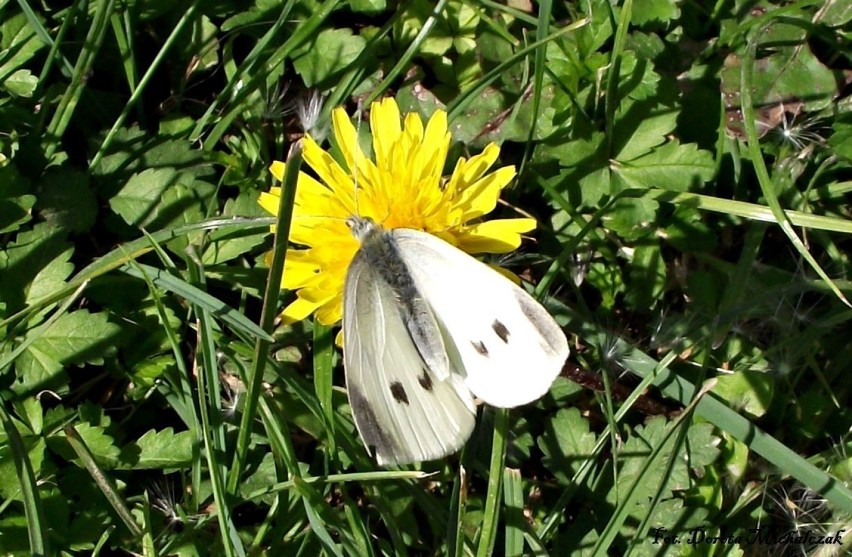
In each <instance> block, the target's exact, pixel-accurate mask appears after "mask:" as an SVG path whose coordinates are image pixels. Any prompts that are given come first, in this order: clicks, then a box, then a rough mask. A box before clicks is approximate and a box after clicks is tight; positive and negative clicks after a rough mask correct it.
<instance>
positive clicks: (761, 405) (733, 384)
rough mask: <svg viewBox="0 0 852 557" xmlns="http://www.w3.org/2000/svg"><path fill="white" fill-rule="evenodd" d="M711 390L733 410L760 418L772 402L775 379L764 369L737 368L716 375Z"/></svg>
mask: <svg viewBox="0 0 852 557" xmlns="http://www.w3.org/2000/svg"><path fill="white" fill-rule="evenodd" d="M713 392H714V393H715V394H717V395H719V396H720V397H722V399H723V400H724V401H725V402H726V403H727V404H728V406H730V407H731V408H733V409H734V410H737V411H742V412H746V413H748V414H750V415H751V416H754V417H756V418H760V417H761V416H763V415H764V414H766V412H767V411H768V410H769V407H770V405H771V404H772V399H773V395H774V394H775V380H774V379H773V377H772V375H770V374H769V373H767V372H765V371H752V370H739V371H735V372H734V373H729V374H724V375H720V376H719V377H717V383H716V386H715V387H714V388H713Z"/></svg>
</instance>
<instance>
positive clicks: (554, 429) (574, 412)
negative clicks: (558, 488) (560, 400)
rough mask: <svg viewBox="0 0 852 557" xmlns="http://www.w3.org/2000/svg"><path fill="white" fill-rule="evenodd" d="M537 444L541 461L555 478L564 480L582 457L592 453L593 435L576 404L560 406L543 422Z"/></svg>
mask: <svg viewBox="0 0 852 557" xmlns="http://www.w3.org/2000/svg"><path fill="white" fill-rule="evenodd" d="M538 446H539V448H540V449H541V451H542V452H543V453H544V458H542V461H541V462H542V464H544V466H545V467H546V468H547V469H548V470H550V471H551V472H553V475H554V476H555V477H556V479H558V480H559V481H561V482H562V483H565V484H567V483H569V482H570V480H571V476H573V475H574V473H575V472H576V471H577V468H578V467H579V466H580V464H581V463H582V460H583V457H585V456H587V455H591V454H592V453H593V451H594V448H595V436H594V434H593V433H591V432H590V431H589V422H588V421H587V420H586V419H585V418H583V416H582V415H580V411H579V410H578V409H577V408H562V409H561V410H559V412H557V413H556V416H554V417H553V419H552V420H550V421H549V422H548V423H547V426H546V427H545V430H544V434H543V435H542V436H541V437H539V439H538Z"/></svg>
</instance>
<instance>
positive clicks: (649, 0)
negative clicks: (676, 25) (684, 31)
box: [630, 0, 680, 25]
mask: <svg viewBox="0 0 852 557" xmlns="http://www.w3.org/2000/svg"><path fill="white" fill-rule="evenodd" d="M678 4H679V2H677V1H676V0H633V11H632V12H631V13H630V18H631V20H632V21H633V23H635V24H636V25H644V24H645V23H650V22H652V21H656V22H660V23H667V22H669V21H672V20H673V19H677V18H678V17H680V8H679V7H678Z"/></svg>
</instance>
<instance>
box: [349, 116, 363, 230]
mask: <svg viewBox="0 0 852 557" xmlns="http://www.w3.org/2000/svg"><path fill="white" fill-rule="evenodd" d="M363 109H364V105H363V101H362V100H361V99H358V109H357V111H356V112H355V119H356V120H355V152H354V153H353V155H352V166H353V168H352V181H353V182H354V184H355V192H354V193H353V197H354V200H355V214H356V215H358V216H359V217H360V216H361V209H360V208H359V207H358V153H360V152H361V149H360V146H361V143H360V139H361V114H362V111H363Z"/></svg>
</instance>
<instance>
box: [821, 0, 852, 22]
mask: <svg viewBox="0 0 852 557" xmlns="http://www.w3.org/2000/svg"><path fill="white" fill-rule="evenodd" d="M820 11H821V15H822V17H821V18H820V23H824V24H825V25H830V26H832V27H835V26H840V25H845V24H847V23H849V22H850V21H852V4H850V3H849V2H847V1H846V0H826V2H825V3H824V4H823V7H822V9H821V10H820Z"/></svg>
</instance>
